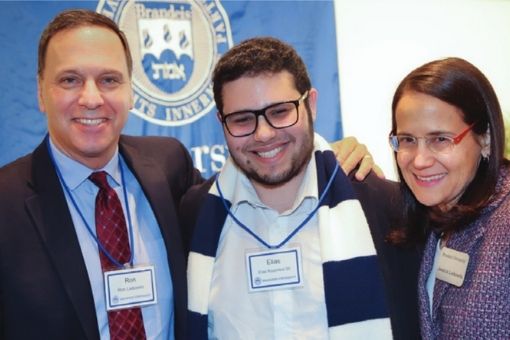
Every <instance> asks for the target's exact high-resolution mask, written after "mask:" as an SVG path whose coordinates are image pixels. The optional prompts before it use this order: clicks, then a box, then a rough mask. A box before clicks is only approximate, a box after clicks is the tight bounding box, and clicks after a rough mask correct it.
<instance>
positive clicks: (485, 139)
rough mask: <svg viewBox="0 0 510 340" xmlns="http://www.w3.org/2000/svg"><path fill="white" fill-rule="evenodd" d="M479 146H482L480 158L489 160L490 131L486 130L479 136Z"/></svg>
mask: <svg viewBox="0 0 510 340" xmlns="http://www.w3.org/2000/svg"><path fill="white" fill-rule="evenodd" d="M480 145H481V146H482V151H481V154H482V158H483V159H489V157H490V155H491V131H490V130H489V128H487V131H486V132H485V133H484V134H483V135H481V136H480Z"/></svg>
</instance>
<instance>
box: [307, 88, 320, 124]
mask: <svg viewBox="0 0 510 340" xmlns="http://www.w3.org/2000/svg"><path fill="white" fill-rule="evenodd" d="M318 96H319V92H318V91H317V89H315V88H313V87H312V88H311V89H310V90H309V91H308V104H309V105H310V111H311V112H310V114H311V115H312V120H313V121H314V122H315V118H317V97H318Z"/></svg>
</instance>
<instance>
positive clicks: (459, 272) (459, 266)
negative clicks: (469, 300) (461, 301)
mask: <svg viewBox="0 0 510 340" xmlns="http://www.w3.org/2000/svg"><path fill="white" fill-rule="evenodd" d="M468 263H469V255H468V254H466V253H463V252H460V251H457V250H455V249H451V248H448V247H443V249H441V256H440V258H439V264H438V267H437V272H436V278H437V279H439V280H441V281H445V282H448V283H449V284H452V285H454V286H457V287H460V286H462V284H463V283H464V277H465V276H466V270H467V266H468Z"/></svg>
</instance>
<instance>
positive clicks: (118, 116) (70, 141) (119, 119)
mask: <svg viewBox="0 0 510 340" xmlns="http://www.w3.org/2000/svg"><path fill="white" fill-rule="evenodd" d="M38 97H39V109H40V110H41V111H42V112H44V113H46V115H47V118H48V130H49V133H50V137H51V140H52V142H53V143H54V144H55V145H56V146H57V148H58V149H59V150H60V151H62V152H63V153H64V154H66V155H67V156H69V157H71V158H73V159H75V160H77V161H78V162H80V163H82V164H84V165H86V166H88V167H89V168H93V169H96V168H100V167H102V166H104V165H105V164H106V163H107V162H108V161H109V160H110V159H111V157H112V156H113V154H114V152H115V149H116V147H117V143H118V141H119V136H120V132H121V130H122V128H123V127H124V125H125V123H126V120H127V115H128V112H129V110H130V109H131V108H132V106H133V93H132V89H131V80H130V77H129V74H128V67H127V63H126V57H125V54H124V49H123V46H122V43H121V41H120V39H119V37H118V36H117V35H116V34H115V33H114V32H113V31H110V30H109V29H106V28H103V27H97V26H83V27H78V28H73V29H68V30H64V31H61V32H59V33H57V34H55V35H54V36H53V38H51V40H50V42H49V44H48V50H47V52H46V64H45V66H44V71H43V74H42V76H40V78H39V80H38Z"/></svg>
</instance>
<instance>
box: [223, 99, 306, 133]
mask: <svg viewBox="0 0 510 340" xmlns="http://www.w3.org/2000/svg"><path fill="white" fill-rule="evenodd" d="M307 97H308V91H306V92H305V93H303V95H302V96H301V97H299V98H298V99H296V100H289V101H286V102H281V103H276V104H271V105H269V106H266V107H265V108H263V109H260V110H243V111H236V112H232V113H228V114H225V115H222V117H221V122H222V123H223V124H225V126H226V127H227V131H228V133H230V134H231V135H232V136H233V137H245V136H249V135H251V134H252V133H254V132H255V131H256V130H257V126H258V122H259V120H258V117H259V116H263V117H264V118H265V119H266V122H267V123H268V124H269V125H270V126H271V127H272V128H274V129H284V128H287V127H289V126H292V125H294V124H296V123H297V122H298V120H299V111H298V108H299V103H300V102H301V101H303V100H305V99H306V98H307Z"/></svg>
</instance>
